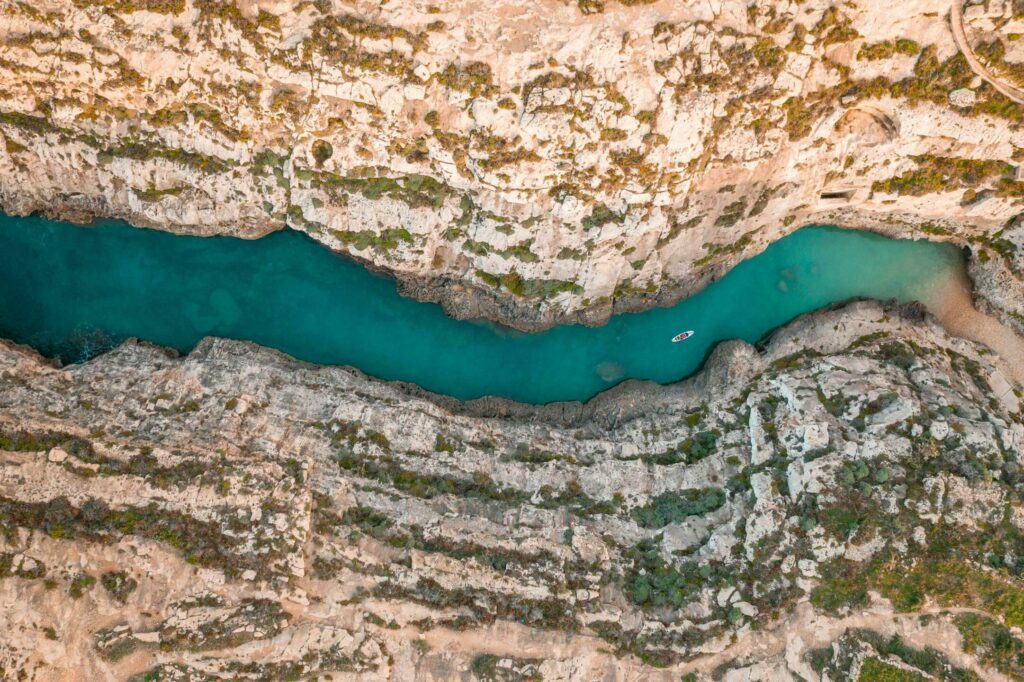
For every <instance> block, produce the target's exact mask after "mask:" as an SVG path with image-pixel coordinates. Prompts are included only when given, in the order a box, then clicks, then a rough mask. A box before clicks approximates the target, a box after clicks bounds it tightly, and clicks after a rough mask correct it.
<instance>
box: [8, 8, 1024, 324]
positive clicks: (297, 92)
mask: <svg viewBox="0 0 1024 682" xmlns="http://www.w3.org/2000/svg"><path fill="white" fill-rule="evenodd" d="M1016 6H1017V4H1016V3H1002V2H989V3H985V4H984V6H983V7H980V6H979V7H971V8H968V11H967V12H966V13H963V12H959V7H958V6H954V5H953V4H952V3H951V2H949V0H920V1H915V2H905V3H882V2H878V1H877V0H854V1H851V2H846V3H841V4H840V3H837V4H832V3H831V2H829V1H825V0H808V1H806V2H769V3H747V2H745V1H744V2H738V1H736V2H729V1H722V0H711V1H709V2H692V3H684V2H675V1H673V0H660V1H658V2H648V1H646V0H630V1H629V2H625V1H613V0H609V1H607V2H600V1H598V0H578V2H570V1H569V0H496V1H490V2H480V1H479V0H446V1H445V2H438V3H437V4H430V3H428V2H411V1H409V0H392V1H390V2H383V3H380V2H376V1H374V2H370V1H353V2H340V1H335V2H332V1H330V0H311V1H306V2H301V3H291V2H279V1H278V2H275V1H272V0H238V1H237V2H235V1H234V0H39V1H35V2H18V1H15V0H8V1H7V2H3V3H0V95H2V103H0V135H2V137H3V144H2V145H0V207H2V208H3V209H4V210H6V211H8V212H13V213H28V212H32V211H42V212H44V213H47V214H50V215H56V216H63V217H70V218H75V219H82V220H85V219H88V218H91V217H93V216H112V217H118V218H124V219H126V220H128V221H130V222H132V223H135V224H139V225H149V226H155V227H159V228H162V229H167V230H172V231H178V232H202V233H206V234H212V233H226V234H235V235H241V236H256V235H260V234H264V233H266V232H267V231H269V230H274V229H279V228H281V227H283V226H290V227H292V228H294V229H298V230H303V231H305V232H308V233H309V234H310V235H312V236H313V237H314V238H316V239H317V240H319V241H321V242H323V243H324V244H326V245H327V246H329V247H331V248H333V249H336V250H339V251H342V252H345V253H347V254H349V255H351V256H353V257H356V258H359V259H361V260H363V261H365V262H366V263H368V264H369V265H371V266H372V267H374V268H377V269H380V270H383V271H385V272H388V273H390V274H392V275H394V276H395V277H397V278H398V279H399V280H400V281H401V282H402V283H403V285H404V287H405V290H406V291H407V293H410V294H412V295H416V296H418V297H421V298H426V299H431V300H437V301H440V302H442V303H444V304H445V305H446V307H447V308H448V309H449V311H451V312H453V313H454V314H457V315H460V316H479V315H483V316H487V317H491V318H493V319H498V320H501V321H503V322H506V323H508V324H512V325H514V326H518V327H522V328H539V327H544V326H547V325H550V324H551V323H553V322H555V321H565V320H573V319H580V320H583V321H591V322H597V321H601V320H603V319H605V317H606V316H607V315H608V314H609V313H610V312H611V311H612V310H613V309H620V310H621V309H632V308H637V307H643V306H648V305H652V304H654V303H665V302H668V301H671V300H674V299H675V298H677V297H678V296H680V295H682V294H684V293H687V292H692V291H693V290H694V289H695V288H697V287H699V286H701V285H702V284H703V283H704V282H706V281H707V280H708V279H709V278H712V277H715V276H717V275H719V274H721V273H722V272H724V271H725V270H726V269H727V268H728V267H730V266H731V265H733V264H734V263H735V262H737V260H739V259H741V258H743V257H747V256H750V255H752V254H753V253H755V252H757V251H758V250H760V249H762V248H763V247H764V246H765V245H767V244H768V243H770V242H771V241H773V240H775V239H777V238H779V237H780V236H781V235H783V234H785V233H786V232H788V231H791V230H793V229H796V228H797V227H799V226H801V225H804V224H807V223H812V222H838V223H841V224H845V225H850V226H854V227H859V228H869V229H876V230H880V231H883V232H886V233H889V234H894V235H899V236H905V237H911V236H916V237H920V236H927V237H929V238H937V239H949V240H954V241H956V242H958V243H962V244H968V245H970V246H971V248H972V250H973V252H974V253H975V255H976V256H977V258H976V260H975V267H976V269H977V270H978V273H977V277H978V280H979V282H981V283H982V287H981V294H982V296H984V297H986V298H987V299H988V301H989V303H990V304H991V305H992V306H993V308H994V309H995V310H996V311H997V312H999V314H1000V315H1002V316H1003V319H1004V320H1006V321H1014V320H1016V323H1017V324H1018V328H1020V319H1021V317H1020V316H1021V315H1024V309H1022V307H1021V303H1020V297H1019V296H1007V295H1006V294H1007V292H1013V291H1017V292H1019V291H1020V290H1021V284H1020V273H1021V272H1022V271H1024V268H1022V267H1021V261H1020V258H1021V256H1020V239H1019V237H1018V238H1016V239H1011V238H1008V236H1007V234H1008V233H1007V232H1006V231H1004V228H1006V227H1012V224H1011V225H1008V221H1010V220H1011V219H1012V218H1013V217H1014V216H1015V215H1016V214H1017V213H1018V212H1019V203H1020V201H1021V197H1022V195H1024V184H1021V182H1020V181H1018V180H1017V174H1018V171H1017V168H1018V162H1019V160H1020V159H1021V158H1022V154H1024V151H1022V150H1024V132H1022V131H1021V128H1020V122H1021V120H1022V118H1024V109H1022V107H1021V105H1020V104H1019V103H1018V102H1017V101H1016V99H1015V98H1016V97H1017V94H1018V93H1020V91H1019V90H1017V89H1015V87H1014V86H1012V83H1013V82H1016V81H1014V80H1013V79H1014V78H1016V76H1015V74H1016V70H1015V69H1016V65H1017V64H1018V62H1017V61H1015V60H1016V59H1017V57H1016V56H1015V54H1016V53H1015V52H1014V49H1015V48H1014V36H1018V35H1019V34H1018V33H1013V30H1014V26H1016V25H1017V23H1020V19H1019V18H1017V15H1016V13H1015V12H1016V9H1014V8H1015V7H1016ZM951 9H956V10H958V11H957V12H953V13H952V15H951ZM1004 15H1005V16H1004ZM964 16H966V23H965V20H964ZM951 19H952V24H951ZM958 41H959V42H958ZM961 50H963V52H962V51H961ZM976 72H977V73H978V74H981V75H976ZM1001 79H1002V80H1001ZM1003 81H1005V83H1006V84H1003ZM339 295H343V294H342V293H340V292H339ZM1014 314H1015V315H1016V317H1014Z"/></svg>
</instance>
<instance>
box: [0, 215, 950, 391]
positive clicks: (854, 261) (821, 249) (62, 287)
mask: <svg viewBox="0 0 1024 682" xmlns="http://www.w3.org/2000/svg"><path fill="white" fill-rule="evenodd" d="M0 257H2V259H3V263H4V265H3V267H2V268H0V337H3V338H8V339H13V340H14V341H17V342H19V343H25V344H28V345H31V346H33V347H35V348H36V349H38V350H39V351H40V352H42V353H43V354H44V355H48V356H51V357H53V356H56V357H60V358H61V359H62V360H63V361H64V362H80V361H83V360H85V359H87V358H88V357H91V356H92V355H95V354H96V353H99V352H102V351H104V350H106V349H109V348H111V347H113V346H114V345H116V344H117V343H119V342H120V341H122V340H124V339H125V338H127V337H129V336H137V337H139V338H142V339H146V340H149V341H153V342H155V343H158V344H162V345H166V346H172V347H174V348H177V349H178V350H180V351H183V352H184V351H188V350H190V349H191V348H192V347H194V346H195V344H196V343H197V342H198V341H199V340H200V339H201V338H202V337H204V336H210V335H213V336H222V337H228V338H234V339H247V340H251V341H255V342H256V343H259V344H262V345H265V346H270V347H273V348H277V349H280V350H282V351H284V352H286V353H288V354H290V355H292V356H295V357H297V358H300V359H303V360H308V361H311V362H316V363H323V364H345V365H352V366H355V367H358V368H359V369H361V370H362V371H364V372H366V373H367V374H370V375H373V376H376V377H380V378H383V379H400V380H403V381H411V382H414V383H416V384H419V385H420V386H422V387H423V388H426V389H429V390H431V391H436V392H438V393H444V394H447V395H452V396H455V397H457V398H462V399H467V398H475V397H479V396H483V395H500V396H506V397H509V398H513V399H516V400H520V401H525V402H531V403H544V402H549V401H554V400H582V399H586V398H589V397H591V396H593V395H594V394H596V393H598V392H600V391H602V390H604V389H607V388H609V387H610V386H612V385H614V384H615V383H617V382H619V381H621V380H623V379H627V378H636V379H653V380H655V381H659V382H662V383H667V382H671V381H675V380H678V379H681V378H683V377H685V376H687V375H689V374H691V373H693V372H694V371H695V370H697V369H699V367H700V365H701V363H702V362H703V360H704V358H705V357H706V355H707V353H708V352H709V350H710V349H711V348H712V347H713V346H714V345H715V344H716V343H718V342H719V341H722V340H725V339H733V338H741V339H744V340H746V341H749V342H755V341H757V340H759V339H761V338H762V337H763V336H764V335H765V334H766V333H767V332H769V331H770V330H772V329H773V328H775V327H778V326H779V325H782V324H785V323H786V322H788V321H789V320H791V319H793V318H794V317H796V316H798V315H800V314H802V313H806V312H809V311H812V310H815V309H817V308H821V307H822V306H825V305H828V304H829V303H833V302H836V301H841V300H845V299H847V298H850V297H854V296H867V297H873V298H882V299H888V298H897V299H900V300H903V301H910V300H927V299H928V297H929V295H930V293H931V292H933V291H935V290H936V289H937V288H938V287H939V285H940V284H941V283H942V282H944V281H948V279H949V278H950V277H951V276H955V273H957V272H958V271H959V270H960V269H962V267H963V263H962V257H961V255H960V253H959V252H958V250H957V249H955V248H954V247H952V246H949V245H942V244H934V243H931V242H925V241H919V242H915V241H896V240H890V239H886V238H884V237H879V236H877V235H872V234H868V233H862V232H853V231H844V230H838V229H835V228H827V227H811V228H805V229H802V230H800V231H798V232H796V233H794V234H792V235H790V236H788V237H786V238H785V239H782V240H780V241H778V242H776V243H774V244H773V245H772V246H770V247H769V248H768V249H767V250H766V251H765V252H764V253H762V254H761V255H759V256H756V257H755V258H752V259H750V260H749V261H746V262H743V263H741V264H739V265H738V266H736V268H734V269H733V270H732V271H731V272H730V273H729V274H728V275H726V276H725V277H724V278H722V279H721V280H719V281H718V282H716V283H714V284H712V285H710V286H709V287H707V288H706V289H705V290H704V291H702V292H701V293H699V294H697V295H695V296H693V297H691V298H689V299H687V300H685V301H682V302H680V303H679V304H677V305H676V306H674V307H672V308H659V309H655V310H650V311H647V312H644V313H639V314H624V315H617V316H615V317H613V318H612V319H611V321H610V322H609V323H608V324H606V325H604V326H603V327H598V328H588V327H583V326H579V325H567V326H564V327H558V328H556V329H552V330H551V331H548V332H544V333H541V334H523V333H517V332H511V331H509V330H507V329H499V328H496V327H494V326H492V325H489V324H481V323H479V322H460V321H457V320H453V319H451V318H449V317H447V316H446V315H445V314H444V313H443V312H442V310H441V308H440V307H438V306H436V305H433V304H428V303H418V302H416V301H412V300H410V299H407V298H402V297H401V296H399V295H398V293H397V291H396V287H395V284H394V282H392V281H391V280H388V279H386V278H384V277H380V276H377V275H374V274H372V273H370V272H368V271H366V270H365V269H364V268H363V267H361V266H359V265H357V264H355V263H352V262H349V261H346V260H344V259H342V258H340V257H338V256H336V255H334V254H332V253H331V252H330V251H329V250H327V249H326V248H324V247H322V246H320V245H318V244H316V243H315V242H313V241H312V240H311V239H310V238H308V237H306V236H305V235H302V234H300V233H297V232H290V231H289V232H278V233H275V234H272V235H270V236H267V237H265V238H263V239H260V240H256V241H245V240H241V239H233V238H230V237H208V238H200V237H183V236H175V235H171V234H167V233H163V232H157V231H153V230H143V229H138V228H132V227H128V226H126V225H123V224H119V223H109V222H108V223H101V224H97V225H96V226H93V227H90V228H82V227H77V226H73V225H69V224H64V223H55V222H51V221H47V220H43V219H41V218H10V217H0ZM687 329H693V330H696V332H697V333H696V335H695V336H693V337H692V338H691V339H689V340H687V341H684V342H682V343H671V339H672V337H673V336H674V335H675V334H677V333H678V332H680V331H683V330H687Z"/></svg>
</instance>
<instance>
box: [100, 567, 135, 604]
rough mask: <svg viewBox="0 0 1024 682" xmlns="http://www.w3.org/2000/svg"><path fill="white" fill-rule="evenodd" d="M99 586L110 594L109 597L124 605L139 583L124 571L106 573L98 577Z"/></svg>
mask: <svg viewBox="0 0 1024 682" xmlns="http://www.w3.org/2000/svg"><path fill="white" fill-rule="evenodd" d="M100 584H101V585H103V587H104V589H106V590H107V592H109V593H110V596H111V597H113V598H114V599H116V600H117V601H119V602H121V603H122V604H125V603H127V602H128V597H130V596H131V594H132V592H134V591H135V588H137V587H138V586H139V583H138V581H137V580H135V578H133V577H131V576H130V575H128V574H127V573H125V572H124V571H107V572H106V573H104V574H103V575H101V576H100Z"/></svg>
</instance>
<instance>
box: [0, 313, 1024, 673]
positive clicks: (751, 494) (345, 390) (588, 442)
mask: <svg viewBox="0 0 1024 682" xmlns="http://www.w3.org/2000/svg"><path fill="white" fill-rule="evenodd" d="M998 362H999V361H998V360H997V359H996V358H995V357H994V356H992V355H991V354H989V353H987V352H985V351H984V350H983V349H980V348H979V347H976V346H974V345H972V344H971V343H969V342H966V341H963V340H960V339H954V338H949V337H947V336H946V335H945V334H944V333H943V332H942V330H941V329H940V328H939V327H938V325H937V324H935V323H934V322H933V321H932V320H930V319H928V318H922V316H921V314H920V313H919V312H918V311H917V310H915V309H898V308H886V307H884V306H883V305H881V304H878V303H873V302H861V303H854V304H851V305H849V306H846V307H844V308H842V309H838V310H832V311H824V312H820V313H816V314H814V315H809V316H806V317H804V318H801V319H799V320H797V321H796V322H794V323H793V324H791V325H790V326H788V327H786V328H785V329H783V330H781V331H780V332H779V333H778V334H776V335H775V337H773V339H772V340H771V341H770V342H769V343H768V344H767V347H766V349H765V351H764V352H763V353H758V352H756V351H755V350H754V349H753V348H751V347H750V346H748V345H746V344H742V343H728V344H724V345H723V346H721V347H720V348H719V349H718V350H717V352H716V353H715V354H714V356H713V358H712V361H711V363H710V365H709V367H708V368H707V369H706V370H705V371H704V372H703V373H702V374H701V375H699V376H697V377H695V378H694V379H692V380H689V381H687V382H683V383H681V384H678V385H674V386H668V387H656V386H653V385H646V384H634V385H632V386H624V387H622V388H620V389H617V390H616V391H613V392H610V393H609V394H607V395H604V396H601V397H599V398H598V399H596V400H594V401H592V402H591V403H588V404H587V405H586V406H580V405H578V404H577V405H564V406H548V407H544V408H527V407H522V406H520V407H517V406H515V405H510V404H504V405H501V404H499V403H496V402H492V403H488V404H476V405H469V406H463V405H458V404H455V403H452V402H448V401H446V400H444V399H440V398H436V397H429V396H424V395H423V394H422V393H418V392H416V391H410V390H408V389H407V388H406V387H403V386H401V385H398V384H389V383H383V382H379V381H376V380H373V379H369V378H366V377H365V376H362V375H361V374H359V373H358V372H355V371H353V370H349V369H345V368H334V367H316V366H311V365H306V364H302V363H299V362H296V361H293V360H291V359H289V358H287V357H286V356H283V355H281V354H280V353H277V352H274V351H270V350H267V349H262V348H259V347H256V346H254V345H252V344H247V343H239V342H232V341H225V340H216V339H209V340H206V341H204V342H203V343H202V344H201V345H200V346H199V347H198V348H197V349H196V350H195V352H193V353H192V354H190V355H189V356H187V357H184V358H179V357H175V356H173V354H168V353H166V352H165V351H163V350H161V349H159V348H155V347H152V346H149V345H145V344H137V343H131V342H129V343H126V344H124V345H123V346H121V347H119V348H118V349H116V350H114V351H112V352H110V353H108V354H106V355H103V356H101V357H99V358H96V359H95V360H93V361H91V362H89V363H87V364H84V365H80V366H71V367H67V368H54V367H52V366H50V365H49V364H47V363H46V362H45V361H42V360H40V359H39V358H38V357H37V356H36V355H35V354H34V353H32V352H31V351H29V350H27V349H23V348H18V347H14V346H11V345H3V346H2V347H0V670H2V672H0V675H7V676H11V677H18V676H21V675H24V676H27V677H28V678H29V679H41V680H46V679H54V680H56V679H61V680H67V679H128V678H132V676H133V675H139V676H140V677H138V678H132V679H143V677H141V675H143V674H146V675H148V677H145V678H144V679H168V680H186V679H187V680H217V679H238V678H241V679H268V678H269V679H284V678H289V677H291V678H301V677H304V676H307V675H312V674H322V675H327V674H331V675H333V676H335V679H337V676H339V675H340V676H342V677H346V676H348V675H350V674H354V673H359V674H360V675H361V677H360V679H393V680H408V679H414V678H419V679H451V678H454V677H459V676H463V677H467V678H468V677H469V676H475V677H476V678H478V679H503V680H514V679H518V680H524V679H529V680H540V679H544V680H559V679H599V678H600V679H603V678H606V677H609V676H617V677H618V678H625V677H630V676H633V677H636V676H640V677H643V678H645V679H665V680H668V679H673V680H676V679H679V676H680V675H681V674H688V673H692V674H693V675H695V676H696V679H779V680H784V679H798V677H797V676H800V678H801V679H810V680H816V679H819V676H820V675H825V676H826V677H821V678H820V679H826V678H827V679H831V680H836V679H853V678H856V677H857V675H858V674H860V672H862V671H865V670H867V671H869V672H870V671H876V672H877V671H879V670H880V671H882V672H886V671H889V672H891V669H892V668H902V669H905V670H911V669H914V670H918V671H920V672H922V673H926V674H934V675H953V674H957V675H960V677H959V678H957V679H977V677H974V676H975V675H977V676H980V677H982V678H985V679H998V674H1003V675H1006V676H1008V677H1014V676H1019V675H1020V674H1021V673H1022V672H1024V671H1022V670H1021V668H1020V663H1019V660H1020V659H1019V657H1018V656H1019V654H1020V652H1022V651H1024V641H1022V640H1020V639H1018V638H1017V634H1016V633H1018V632H1019V631H1018V630H1017V628H1019V627H1020V626H1022V625H1024V610H1022V607H1021V604H1024V580H1022V578H1021V570H1022V568H1024V565H1022V562H1024V558H1022V557H1024V545H1022V540H1021V538H1022V537H1024V535H1022V529H1024V503H1022V501H1021V491H1022V486H1024V478H1022V474H1021V470H1020V461H1019V459H1020V453H1021V451H1022V448H1024V415H1022V414H1021V402H1020V393H1019V391H1017V390H1014V389H1011V388H1010V386H1009V385H1008V384H1007V382H1006V380H1005V378H1004V375H1003V372H1002V370H1001V369H1000V367H999V365H998ZM502 410H504V412H505V413H507V414H508V415H509V416H506V417H486V416H481V415H482V414H484V413H487V412H490V413H498V412H500V411H502ZM894 635H895V636H896V637H895V638H893V636H894ZM652 666H658V667H652ZM663 666H667V667H665V668H663ZM957 671H959V672H957ZM688 679H695V678H688Z"/></svg>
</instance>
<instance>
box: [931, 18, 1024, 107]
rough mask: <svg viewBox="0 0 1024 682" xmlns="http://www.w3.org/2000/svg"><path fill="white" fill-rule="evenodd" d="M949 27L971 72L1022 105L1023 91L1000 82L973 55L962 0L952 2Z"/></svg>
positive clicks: (1023, 99)
mask: <svg viewBox="0 0 1024 682" xmlns="http://www.w3.org/2000/svg"><path fill="white" fill-rule="evenodd" d="M949 25H950V29H952V31H953V41H954V42H955V43H956V46H957V48H958V49H959V50H960V54H962V55H963V56H964V58H965V59H966V60H967V64H968V65H970V67H971V70H972V71H974V73H976V74H977V75H978V76H980V77H981V78H982V79H983V80H985V81H986V82H987V83H988V84H989V85H991V86H992V87H993V88H995V89H996V90H998V91H999V92H1001V93H1002V94H1003V95H1005V96H1007V97H1009V98H1010V99H1012V100H1013V101H1015V102H1018V103H1020V104H1024V90H1020V89H1019V88H1015V87H1014V86H1012V85H1007V84H1005V83H1003V82H1001V81H1000V80H999V79H998V78H997V77H996V76H995V75H994V74H993V73H992V72H991V71H989V70H988V68H987V67H986V66H985V65H984V64H982V63H981V60H980V59H978V56H977V55H976V54H974V49H973V48H972V47H971V42H970V41H969V40H968V39H967V32H966V31H965V30H964V3H963V0H953V7H952V9H951V10H950V12H949Z"/></svg>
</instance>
